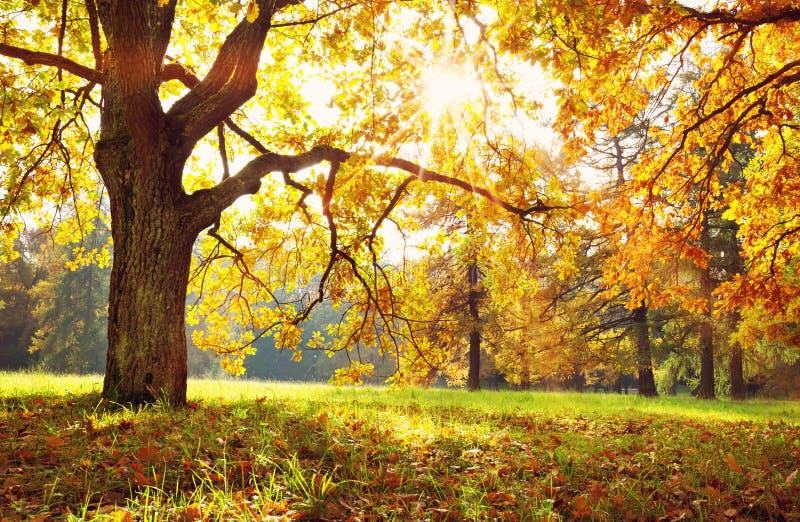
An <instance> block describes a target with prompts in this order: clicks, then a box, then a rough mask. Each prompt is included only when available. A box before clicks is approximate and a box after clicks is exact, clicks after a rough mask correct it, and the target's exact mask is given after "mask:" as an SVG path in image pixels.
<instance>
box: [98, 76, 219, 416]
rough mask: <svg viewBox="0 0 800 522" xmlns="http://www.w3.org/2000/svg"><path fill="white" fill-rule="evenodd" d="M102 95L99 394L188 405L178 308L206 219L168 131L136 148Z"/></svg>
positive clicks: (182, 305) (128, 400)
mask: <svg viewBox="0 0 800 522" xmlns="http://www.w3.org/2000/svg"><path fill="white" fill-rule="evenodd" d="M104 93H107V94H106V96H105V102H106V108H105V109H104V111H103V117H104V120H103V123H104V125H103V131H102V134H101V139H100V141H99V142H98V143H97V146H96V147H95V161H96V163H97V166H98V170H99V171H100V174H101V176H102V177H103V180H104V182H105V186H106V189H107V190H108V195H109V200H110V203H111V231H112V232H111V233H112V237H113V240H114V259H113V265H112V269H111V282H110V288H109V303H108V356H107V359H106V374H105V380H104V382H103V396H104V397H105V398H107V399H109V400H112V401H114V402H118V403H132V404H140V403H145V402H154V401H158V400H163V401H165V402H167V403H169V404H172V405H176V406H179V405H183V404H185V403H186V377H187V363H186V333H185V329H184V313H185V307H186V288H187V285H188V279H189V265H190V262H191V255H192V245H193V244H194V240H195V238H196V237H197V234H198V233H199V231H200V230H201V229H202V228H203V227H204V226H208V222H209V218H208V217H207V216H205V215H203V216H202V217H199V216H200V215H201V214H202V212H201V211H200V209H196V208H191V206H190V204H189V198H188V196H186V194H185V193H184V192H183V189H182V186H181V184H180V179H181V172H182V170H183V164H184V161H185V157H186V156H185V155H183V154H181V153H180V152H179V151H176V150H175V148H174V146H173V145H171V143H170V139H169V137H170V133H169V132H167V130H166V129H163V128H162V129H158V128H155V129H154V130H153V134H154V137H153V139H152V141H151V142H150V143H148V144H146V145H147V147H146V148H145V147H144V146H142V144H139V146H138V149H137V147H136V146H135V145H133V144H132V141H133V140H131V139H130V137H129V134H128V132H127V127H126V126H123V125H121V124H120V120H122V119H124V118H123V117H122V115H121V111H119V110H115V107H114V100H115V98H114V94H115V93H114V91H113V90H110V89H109V88H108V86H106V88H105V89H104ZM130 116H131V115H127V117H130ZM201 222H202V223H203V224H201Z"/></svg>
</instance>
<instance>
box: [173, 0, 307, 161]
mask: <svg viewBox="0 0 800 522" xmlns="http://www.w3.org/2000/svg"><path fill="white" fill-rule="evenodd" d="M299 1H300V0H278V1H275V0H258V8H259V14H258V18H256V19H255V20H254V21H253V22H252V23H251V22H249V21H247V20H246V19H242V21H240V22H239V24H238V25H237V26H236V27H235V28H234V29H233V31H231V33H230V34H229V35H228V37H227V38H226V39H225V42H224V43H223V44H222V47H220V50H219V53H218V54H217V57H216V59H215V60H214V63H213V64H212V66H211V70H210V71H209V72H208V74H207V75H206V77H205V78H203V79H202V80H200V82H199V83H197V84H196V85H195V86H194V87H193V88H192V90H191V91H189V92H188V93H187V94H186V95H185V96H184V97H183V98H181V99H180V100H178V101H177V102H175V104H173V105H172V107H171V108H170V110H169V112H168V116H169V117H170V118H173V119H174V120H175V121H177V122H178V123H179V124H181V125H183V126H184V131H183V136H184V140H185V141H186V142H187V143H188V144H191V145H193V144H194V143H195V142H197V140H199V139H200V138H201V137H203V136H205V135H206V133H208V132H209V131H211V129H213V128H214V127H215V126H216V125H217V124H219V123H221V122H222V121H224V120H225V119H226V118H228V117H229V116H230V115H231V114H233V112H234V111H235V110H236V109H238V108H239V107H241V106H242V104H244V103H245V102H246V101H247V100H249V99H250V98H251V97H252V96H253V95H254V94H255V92H256V88H257V86H258V82H257V80H256V72H257V70H258V63H259V59H260V58H261V51H262V49H263V47H264V41H265V40H266V37H267V32H268V31H269V29H270V27H271V26H270V23H271V18H272V16H273V15H274V14H275V13H276V12H278V11H279V10H280V9H282V8H284V7H286V6H287V5H293V4H296V3H299Z"/></svg>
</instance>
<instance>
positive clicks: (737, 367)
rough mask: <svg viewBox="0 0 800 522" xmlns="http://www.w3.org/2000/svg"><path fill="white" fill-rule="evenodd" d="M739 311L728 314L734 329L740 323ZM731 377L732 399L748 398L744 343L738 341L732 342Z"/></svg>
mask: <svg viewBox="0 0 800 522" xmlns="http://www.w3.org/2000/svg"><path fill="white" fill-rule="evenodd" d="M739 320H740V317H739V313H738V312H733V313H731V314H729V315H728V322H729V324H730V326H731V330H732V331H733V330H734V329H735V328H736V326H737V325H738V324H739ZM729 370H730V378H731V399H734V400H737V401H741V400H744V399H746V398H747V385H746V384H745V382H744V357H743V354H742V345H740V344H739V342H738V341H734V342H733V343H732V344H731V362H730V366H729Z"/></svg>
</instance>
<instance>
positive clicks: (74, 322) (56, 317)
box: [30, 223, 111, 373]
mask: <svg viewBox="0 0 800 522" xmlns="http://www.w3.org/2000/svg"><path fill="white" fill-rule="evenodd" d="M95 225H96V226H102V224H100V223H95ZM108 235H109V234H108V232H107V231H103V230H102V229H97V228H95V229H94V230H93V231H91V232H89V233H88V235H87V236H86V237H85V238H84V240H83V243H82V244H80V245H77V244H73V245H66V246H58V245H56V246H54V247H52V248H53V249H54V252H53V254H52V256H51V259H50V270H49V276H48V277H47V278H46V279H44V280H42V281H39V283H38V284H37V285H36V286H35V287H34V288H33V289H32V291H31V295H32V298H33V300H34V302H35V303H36V306H35V308H34V309H33V310H32V316H33V319H34V320H35V322H36V325H37V326H36V333H35V335H34V336H33V339H32V340H31V346H30V352H31V353H32V354H34V356H35V357H34V360H35V364H36V365H37V366H39V367H41V368H43V369H46V370H49V371H56V372H68V373H102V372H103V370H104V369H105V361H106V351H107V349H108V341H107V336H106V334H107V332H106V330H107V318H108V315H107V296H108V285H109V280H110V276H111V269H110V260H109V259H108V258H103V255H104V252H107V250H104V249H103V247H104V246H105V244H106V242H107V240H108ZM97 256H100V258H99V259H98V258H97ZM76 259H77V261H76Z"/></svg>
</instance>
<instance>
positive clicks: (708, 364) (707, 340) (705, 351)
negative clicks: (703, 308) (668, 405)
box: [697, 321, 715, 399]
mask: <svg viewBox="0 0 800 522" xmlns="http://www.w3.org/2000/svg"><path fill="white" fill-rule="evenodd" d="M700 350H701V351H700V383H699V384H698V385H697V398H699V399H713V398H714V396H715V393H714V330H713V327H712V326H711V323H709V322H707V321H703V323H702V324H701V325H700Z"/></svg>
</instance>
